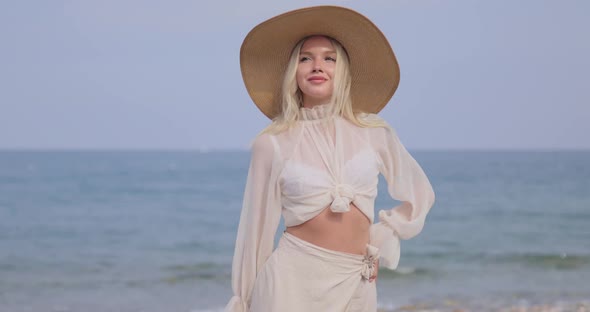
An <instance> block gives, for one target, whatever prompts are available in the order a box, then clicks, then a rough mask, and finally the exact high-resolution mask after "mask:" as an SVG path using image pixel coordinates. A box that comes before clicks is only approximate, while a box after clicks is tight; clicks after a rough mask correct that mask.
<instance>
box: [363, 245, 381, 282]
mask: <svg viewBox="0 0 590 312" xmlns="http://www.w3.org/2000/svg"><path fill="white" fill-rule="evenodd" d="M377 259H379V248H377V247H375V246H373V245H369V244H367V254H366V255H365V258H364V259H363V268H362V270H361V276H362V277H363V278H364V279H366V280H368V279H369V278H371V276H373V275H374V274H375V271H376V270H378V269H379V268H378V267H377V266H376V261H377Z"/></svg>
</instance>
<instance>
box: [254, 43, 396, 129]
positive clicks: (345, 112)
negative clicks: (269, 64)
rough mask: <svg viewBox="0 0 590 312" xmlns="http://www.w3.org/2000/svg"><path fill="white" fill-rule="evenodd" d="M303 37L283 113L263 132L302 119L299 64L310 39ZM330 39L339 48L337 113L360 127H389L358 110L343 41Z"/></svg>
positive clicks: (287, 80)
mask: <svg viewBox="0 0 590 312" xmlns="http://www.w3.org/2000/svg"><path fill="white" fill-rule="evenodd" d="M310 37H312V36H309V37H305V38H303V39H301V40H300V41H299V42H298V43H297V44H296V45H295V47H294V48H293V51H292V52H291V56H290V58H289V62H288V64H287V69H286V70H285V75H284V77H283V84H282V88H281V99H282V101H281V103H280V112H279V113H278V114H277V115H276V116H275V117H274V118H273V120H272V123H271V124H270V125H269V126H268V127H266V128H265V129H264V130H262V132H261V133H260V134H263V133H273V134H276V133H279V132H281V131H284V130H287V129H288V128H290V127H291V126H292V125H294V124H295V123H296V122H297V121H298V120H299V119H300V118H301V116H300V113H299V108H300V107H301V106H302V103H303V94H302V93H301V90H300V89H299V86H298V85H297V78H296V74H297V66H298V64H299V53H300V52H301V47H302V46H303V44H304V43H305V41H306V40H307V39H309V38H310ZM322 37H325V38H327V39H328V40H330V42H331V43H332V46H333V47H334V49H335V50H336V68H335V69H334V91H333V92H332V99H331V102H332V103H333V104H334V105H333V106H332V107H333V109H334V112H333V113H335V114H337V115H340V116H342V117H343V118H345V119H347V120H349V121H350V122H352V123H353V124H355V125H357V126H359V127H388V125H387V123H386V122H385V121H383V120H382V119H380V118H368V117H369V115H370V114H367V113H365V112H354V111H353V109H352V99H351V97H350V87H351V76H350V60H349V58H348V54H347V53H346V50H345V49H344V47H342V45H341V44H340V42H338V41H336V40H335V39H333V38H331V37H328V36H322Z"/></svg>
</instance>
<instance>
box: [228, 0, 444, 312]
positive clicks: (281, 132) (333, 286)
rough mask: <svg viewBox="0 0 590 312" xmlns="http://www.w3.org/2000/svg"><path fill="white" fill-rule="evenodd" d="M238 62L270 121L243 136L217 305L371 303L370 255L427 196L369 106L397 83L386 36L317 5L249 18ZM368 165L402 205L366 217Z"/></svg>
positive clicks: (394, 239) (375, 261)
mask: <svg viewBox="0 0 590 312" xmlns="http://www.w3.org/2000/svg"><path fill="white" fill-rule="evenodd" d="M240 63H241V69H242V76H243V78H244V82H245V85H246V88H247V90H248V92H249V94H250V96H251V97H252V99H253V101H254V103H255V104H256V105H257V106H258V108H259V109H260V110H261V111H262V112H263V113H264V114H265V115H266V116H268V117H269V118H271V119H272V120H273V122H272V123H271V125H270V126H269V127H268V128H267V129H265V130H264V131H263V132H262V133H261V134H260V135H258V136H257V137H256V139H255V141H254V144H253V146H252V155H251V163H250V168H249V173H248V179H247V182H246V189H245V193H244V201H243V207H242V212H241V216H240V223H239V226H238V233H237V239H236V248H235V254H234V259H233V266H232V288H233V291H234V296H233V297H232V298H231V300H230V302H229V303H228V305H227V306H226V311H252V312H259V311H376V309H377V308H376V302H377V299H376V288H375V283H374V280H375V278H376V276H377V268H378V266H379V265H380V266H383V267H386V268H389V269H395V268H396V267H397V264H398V260H399V239H400V238H402V239H409V238H411V237H413V236H415V235H417V234H418V233H419V232H420V231H421V230H422V227H423V225H424V221H425V218H426V215H427V213H428V211H429V210H430V208H431V206H432V205H433V203H434V192H433V190H432V187H431V185H430V183H429V181H428V178H427V177H426V175H425V174H424V172H423V171H422V169H421V168H420V166H419V165H418V163H417V162H416V161H415V160H414V159H413V158H412V156H411V155H410V154H409V153H408V152H407V150H406V149H405V148H404V146H403V145H402V144H401V142H400V140H399V139H398V137H397V135H396V133H395V131H394V130H393V128H391V127H390V126H388V124H387V123H386V122H385V121H384V120H383V119H380V118H379V117H378V116H377V115H376V113H377V112H379V111H380V110H381V109H382V108H383V107H384V106H385V105H386V104H387V102H388V101H389V99H390V98H391V97H392V95H393V93H394V92H395V89H396V88H397V85H398V82H399V68H398V65H397V61H396V59H395V56H394V54H393V51H392V49H391V47H390V46H389V43H388V42H387V40H386V39H385V37H384V36H383V34H382V33H381V32H380V31H379V29H378V28H377V27H376V26H375V25H373V23H371V22H370V21H369V20H368V19H367V18H366V17H364V16H362V15H360V14H359V13H357V12H354V11H352V10H349V9H345V8H341V7H333V6H319V7H312V8H305V9H300V10H296V11H291V12H287V13H285V14H282V15H279V16H277V17H274V18H272V19H270V20H268V21H266V22H263V23H262V24H260V25H258V26H256V27H255V28H254V29H252V31H250V33H249V34H248V35H247V36H246V38H245V40H244V42H243V44H242V48H241V56H240ZM379 173H381V174H383V176H384V177H385V179H386V181H387V183H388V191H389V194H390V195H391V196H392V197H393V198H395V199H397V200H400V201H401V202H402V204H401V205H399V206H397V207H394V208H393V209H390V210H381V211H380V212H379V221H378V222H377V223H374V224H373V221H374V201H375V197H376V196H377V182H378V175H379ZM281 215H282V216H283V218H284V220H285V226H286V230H285V231H284V232H283V234H282V236H281V238H280V241H279V244H278V246H277V248H276V249H274V251H273V243H274V236H275V233H276V231H277V227H278V224H279V221H280V217H281ZM379 259H380V261H379Z"/></svg>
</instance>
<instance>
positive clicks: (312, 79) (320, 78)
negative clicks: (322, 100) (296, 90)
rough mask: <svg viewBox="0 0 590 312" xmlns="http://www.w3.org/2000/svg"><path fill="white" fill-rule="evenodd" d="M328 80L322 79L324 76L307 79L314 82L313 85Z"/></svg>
mask: <svg viewBox="0 0 590 312" xmlns="http://www.w3.org/2000/svg"><path fill="white" fill-rule="evenodd" d="M326 80H327V79H326V78H324V77H322V76H311V77H309V78H308V79H307V81H309V82H312V83H320V82H324V81H326Z"/></svg>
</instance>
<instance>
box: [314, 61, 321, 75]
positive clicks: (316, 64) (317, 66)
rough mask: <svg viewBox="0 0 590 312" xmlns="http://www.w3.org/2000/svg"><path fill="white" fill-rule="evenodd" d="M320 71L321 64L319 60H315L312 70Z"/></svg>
mask: <svg viewBox="0 0 590 312" xmlns="http://www.w3.org/2000/svg"><path fill="white" fill-rule="evenodd" d="M321 71H322V64H321V62H318V61H315V62H314V63H313V72H321Z"/></svg>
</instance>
